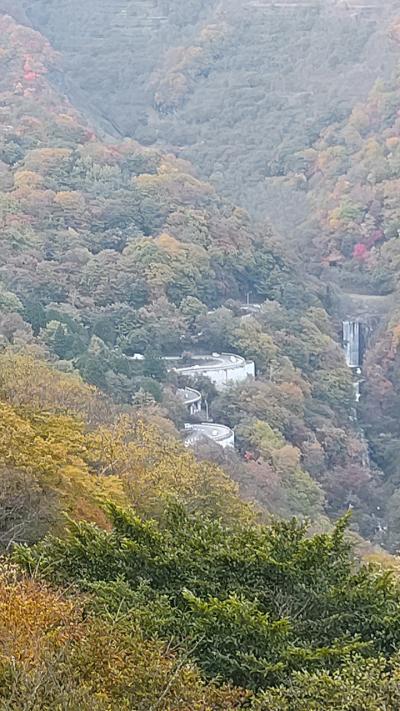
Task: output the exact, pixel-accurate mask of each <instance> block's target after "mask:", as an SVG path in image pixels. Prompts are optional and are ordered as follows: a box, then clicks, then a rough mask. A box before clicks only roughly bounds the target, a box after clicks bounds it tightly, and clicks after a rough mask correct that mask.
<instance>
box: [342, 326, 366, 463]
mask: <svg viewBox="0 0 400 711" xmlns="http://www.w3.org/2000/svg"><path fill="white" fill-rule="evenodd" d="M364 330H365V327H364V325H363V323H362V322H361V321H343V348H344V352H345V356H346V363H347V365H348V366H349V368H351V369H352V371H353V373H355V376H356V377H355V379H354V383H353V387H354V395H355V401H356V403H357V404H358V403H359V402H360V398H361V388H360V386H361V382H362V379H361V377H360V376H361V374H362V370H361V368H362V363H363V356H364ZM352 412H353V414H352V419H353V420H354V422H357V408H356V407H355V408H354V410H353V411H352ZM358 430H359V439H360V442H361V444H362V445H363V446H362V452H361V464H362V466H363V467H368V466H369V464H370V458H369V448H368V442H367V439H366V437H365V433H364V430H363V429H362V427H360V425H359V426H358Z"/></svg>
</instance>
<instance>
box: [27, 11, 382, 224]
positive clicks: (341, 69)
mask: <svg viewBox="0 0 400 711" xmlns="http://www.w3.org/2000/svg"><path fill="white" fill-rule="evenodd" d="M23 5H24V7H25V9H26V12H27V14H28V16H29V19H30V21H31V22H32V23H33V25H34V26H35V27H37V28H39V29H41V30H43V32H45V34H46V35H47V36H48V37H49V38H50V40H51V41H52V42H53V43H54V46H55V47H56V48H57V49H60V50H61V51H62V52H63V68H64V72H65V74H64V78H65V83H63V84H62V85H63V87H64V88H65V90H66V91H67V93H69V95H70V96H71V97H73V98H74V100H75V101H77V102H78V103H79V104H80V105H81V106H82V108H83V109H84V110H85V111H87V112H88V113H91V114H92V115H94V116H95V117H96V120H97V121H99V122H100V124H101V125H103V127H104V128H105V129H106V130H107V131H108V132H111V133H113V134H114V135H117V136H118V135H123V136H125V135H129V136H133V137H135V138H136V139H138V140H141V141H144V142H145V143H146V144H148V145H151V144H154V143H156V144H159V145H160V146H171V147H172V148H173V150H174V151H175V152H177V153H178V154H179V155H180V156H182V157H184V158H188V159H190V160H191V161H192V162H193V163H194V165H195V166H196V169H197V170H198V171H199V173H200V175H201V176H202V177H204V178H206V179H209V180H211V181H212V182H213V184H214V185H216V186H217V187H218V189H219V190H220V191H221V192H222V193H223V194H225V195H227V196H228V197H229V198H230V199H232V200H233V201H234V202H235V203H236V204H238V205H240V206H242V207H245V208H247V209H248V210H249V211H250V213H251V215H253V216H257V218H264V217H265V216H267V215H268V216H269V217H270V218H271V217H272V218H273V220H274V222H275V223H276V224H277V225H278V226H279V227H280V228H282V229H284V228H288V227H293V226H294V225H295V224H296V221H298V219H300V218H301V217H302V216H303V215H304V214H306V212H307V203H306V201H305V200H304V194H303V192H302V191H301V190H300V191H297V190H294V191H293V190H288V189H286V187H287V186H285V185H282V184H281V182H280V181H279V180H278V181H277V180H276V178H277V177H278V178H279V177H280V176H283V175H285V174H286V173H287V171H288V170H292V169H293V168H296V166H295V165H294V164H293V153H294V152H296V151H298V150H301V148H305V147H308V146H310V145H311V144H312V143H313V141H314V140H315V139H316V137H317V136H318V134H319V132H320V131H321V129H322V128H323V127H324V126H327V125H329V124H330V123H332V121H337V120H341V119H342V118H344V117H345V116H346V115H348V113H349V112H350V111H351V109H352V107H353V105H354V102H355V101H357V100H359V99H363V98H365V96H366V95H367V93H368V91H369V90H370V88H371V87H372V86H373V84H374V82H375V80H376V79H378V78H386V77H387V76H388V74H389V72H390V71H391V69H393V66H394V64H395V61H396V56H395V55H396V53H395V52H394V51H393V47H392V44H391V41H390V38H389V36H388V34H387V27H388V23H389V22H390V18H391V16H392V11H393V9H394V8H395V6H396V3H393V2H392V1H391V0H380V2H377V3H375V2H372V0H371V1H370V0H368V2H364V3H361V2H351V1H350V2H335V1H334V0H323V1H319V0H315V1H311V0H310V1H308V0H307V2H305V3H304V2H290V3H280V2H270V1H269V0H259V1H252V0H224V2H219V1H217V0H191V2H177V1H176V0H174V1H173V2H169V1H168V0H152V2H150V3H149V2H134V3H132V2H129V0H119V2H113V3H110V2H108V1H107V0H88V1H87V2H85V3H81V2H79V1H78V0H50V1H49V0H47V1H46V2H43V0H37V1H36V2H35V3H31V2H29V0H26V1H25V2H23ZM67 28H68V30H67ZM64 78H62V79H61V77H58V79H59V80H60V81H62V82H64ZM288 201H290V202H288ZM288 207H290V210H288ZM288 213H291V214H288Z"/></svg>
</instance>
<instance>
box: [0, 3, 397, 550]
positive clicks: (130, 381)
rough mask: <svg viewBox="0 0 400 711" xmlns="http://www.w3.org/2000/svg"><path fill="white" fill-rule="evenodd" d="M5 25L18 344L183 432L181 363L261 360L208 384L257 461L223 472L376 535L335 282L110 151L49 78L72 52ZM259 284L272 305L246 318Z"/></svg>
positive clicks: (128, 147) (148, 153) (0, 260)
mask: <svg viewBox="0 0 400 711" xmlns="http://www.w3.org/2000/svg"><path fill="white" fill-rule="evenodd" d="M1 29H2V33H1V40H0V42H1V50H2V52H1V56H0V63H1V64H2V68H3V73H2V76H1V85H0V88H1V91H2V94H1V97H2V101H3V110H2V116H1V119H2V120H1V124H0V126H1V142H0V159H1V181H2V192H1V194H0V201H1V219H2V232H1V237H0V240H1V256H0V276H1V284H0V287H1V291H0V297H1V299H0V305H1V319H0V334H1V337H2V342H3V346H4V347H11V348H13V349H14V350H15V351H24V350H25V351H28V352H29V353H31V354H36V355H39V356H40V357H42V358H47V359H50V360H52V361H54V362H57V361H58V362H59V366H58V367H59V368H60V369H62V370H64V371H78V372H79V373H80V375H81V376H82V378H83V379H84V380H86V381H87V382H88V383H89V384H91V385H94V386H96V387H97V388H100V389H101V390H102V391H103V392H106V393H107V394H108V395H109V396H111V397H112V398H113V400H114V402H115V403H116V404H118V405H119V406H120V407H122V408H123V407H124V406H128V405H129V406H133V408H134V409H135V412H136V413H140V414H141V416H143V417H145V419H147V420H150V421H151V422H153V423H154V424H156V425H158V426H160V427H161V428H162V429H164V430H165V429H167V430H168V431H169V432H171V433H175V435H177V432H176V429H175V427H177V428H178V429H180V428H181V427H182V426H183V422H184V418H185V412H184V411H183V409H182V405H181V404H179V401H178V399H177V397H176V387H177V385H178V382H177V379H176V376H174V375H173V374H168V373H167V370H166V366H165V362H164V361H163V360H162V357H163V356H166V355H180V354H181V353H182V352H185V351H186V352H187V351H191V352H195V353H196V352H214V351H224V350H226V351H233V352H238V353H240V354H243V355H244V356H246V357H248V358H252V359H254V360H255V362H256V366H257V371H258V379H257V382H256V383H251V382H249V383H244V384H242V385H240V386H238V387H236V388H231V389H228V390H227V391H226V393H224V394H221V395H219V396H217V393H216V392H215V389H213V388H212V387H210V385H211V384H210V383H207V382H200V383H198V387H199V388H200V390H201V391H202V393H203V395H204V397H206V398H207V399H208V403H209V405H210V409H211V412H212V415H213V416H214V418H217V419H218V420H219V421H221V422H223V423H225V424H228V425H230V426H234V427H235V428H236V430H237V441H238V445H239V453H240V454H244V453H245V452H248V453H249V455H250V457H249V458H250V461H247V463H246V461H244V460H243V459H242V458H241V457H239V458H237V457H236V458H235V457H234V458H233V459H234V461H231V460H232V458H231V457H228V458H227V459H226V461H225V459H224V461H220V455H219V454H218V455H216V458H217V460H218V461H219V463H220V464H222V466H223V467H224V468H225V470H226V471H228V472H229V473H230V474H231V475H232V476H233V477H234V478H235V479H236V481H238V482H239V483H240V484H241V486H242V491H243V493H244V494H245V495H246V496H248V497H249V498H250V499H256V500H257V502H258V503H259V504H260V505H261V506H262V508H263V509H264V510H266V511H268V512H269V513H276V514H279V515H282V516H292V515H297V514H298V515H300V516H310V517H311V518H312V519H313V520H315V521H317V520H322V519H323V518H324V517H325V516H326V514H328V515H333V516H335V515H337V514H340V513H343V512H345V511H346V510H347V508H348V506H349V505H350V504H351V505H352V506H353V508H354V510H355V515H354V526H356V527H357V528H358V530H359V531H360V532H361V533H362V535H366V536H374V533H375V531H376V530H377V522H378V519H379V516H380V515H381V514H379V511H382V510H383V509H382V502H381V501H380V496H379V492H378V489H377V482H378V476H379V473H378V472H376V471H372V470H371V471H370V470H369V469H364V468H363V467H362V462H363V458H364V449H363V444H362V443H361V442H360V441H359V440H358V437H357V431H356V429H355V428H354V423H353V422H352V420H351V412H352V408H353V406H354V394H353V389H352V384H351V377H350V374H349V372H348V369H347V368H346V366H345V363H344V359H343V356H342V354H341V351H340V348H339V346H338V345H337V343H336V342H335V337H336V333H335V329H336V325H335V323H334V322H332V320H331V319H330V318H329V316H328V314H327V312H326V310H325V308H324V304H326V305H328V296H327V294H326V293H325V291H324V289H323V288H322V287H321V285H320V284H319V283H318V282H317V281H316V280H312V279H308V280H305V278H304V275H303V274H302V272H301V270H300V268H299V265H298V264H297V263H296V262H295V261H293V259H292V258H291V257H288V256H287V254H286V253H285V251H284V250H283V248H282V247H281V246H279V245H277V244H276V243H275V241H274V238H273V235H272V234H271V231H270V230H261V229H258V230H257V229H255V228H253V227H252V225H251V221H250V219H249V217H248V215H247V214H246V213H245V212H244V211H243V210H240V209H238V208H234V207H233V206H231V205H229V204H227V203H226V202H224V201H222V200H221V198H220V197H219V196H218V195H217V194H216V193H215V191H214V190H213V189H212V188H211V187H210V185H209V184H207V183H204V182H200V181H199V180H198V179H197V178H195V177H193V174H192V170H191V166H190V165H189V164H187V163H186V162H182V161H180V160H177V159H176V158H174V157H172V156H168V155H167V156H165V155H164V154H161V153H159V152H157V151H155V150H153V149H148V148H147V149H146V148H143V147H142V146H140V145H139V144H138V143H137V142H135V141H132V140H130V139H127V140H124V141H121V142H119V143H106V142H104V141H101V140H100V139H99V138H98V137H97V135H96V133H95V131H94V130H93V129H91V128H90V127H89V126H88V125H87V124H86V122H85V121H84V120H83V119H82V117H81V116H80V115H79V114H78V113H77V112H76V110H75V109H73V108H72V106H71V105H70V104H69V103H68V102H67V101H66V100H65V99H63V98H62V97H61V95H60V94H59V93H58V92H57V90H56V89H55V88H54V87H53V86H52V85H51V84H50V83H49V80H48V75H49V72H50V71H51V70H53V71H54V70H55V68H57V67H58V66H59V57H58V56H57V55H56V54H55V53H54V51H53V50H52V48H51V47H50V45H49V44H48V43H47V42H46V41H45V40H44V38H43V37H42V36H41V35H39V34H38V33H35V32H34V31H32V30H31V29H29V28H24V27H23V26H21V25H18V24H16V23H15V22H14V21H13V20H12V19H11V18H7V17H3V18H2V19H1ZM249 292H250V293H251V294H250V295H251V296H252V297H253V298H256V299H257V300H260V301H263V300H266V303H265V304H264V305H263V306H262V307H261V308H260V309H259V310H258V311H257V312H256V313H255V314H253V315H252V316H251V315H250V316H249V315H247V316H246V317H245V318H244V312H243V311H242V310H241V306H242V303H243V302H245V301H246V295H248V294H249ZM137 353H142V354H144V359H143V360H137V359H136V358H135V357H134V356H135V354H137ZM213 457H214V455H213ZM208 458H209V457H208ZM214 458H215V457H214ZM378 506H380V507H381V508H378Z"/></svg>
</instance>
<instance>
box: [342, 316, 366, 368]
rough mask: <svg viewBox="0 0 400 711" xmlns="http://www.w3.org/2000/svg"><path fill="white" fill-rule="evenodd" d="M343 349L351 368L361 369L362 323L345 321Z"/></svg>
mask: <svg viewBox="0 0 400 711" xmlns="http://www.w3.org/2000/svg"><path fill="white" fill-rule="evenodd" d="M343 348H344V351H345V355H346V363H347V365H348V366H349V368H360V367H361V361H362V352H361V323H360V321H343Z"/></svg>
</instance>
